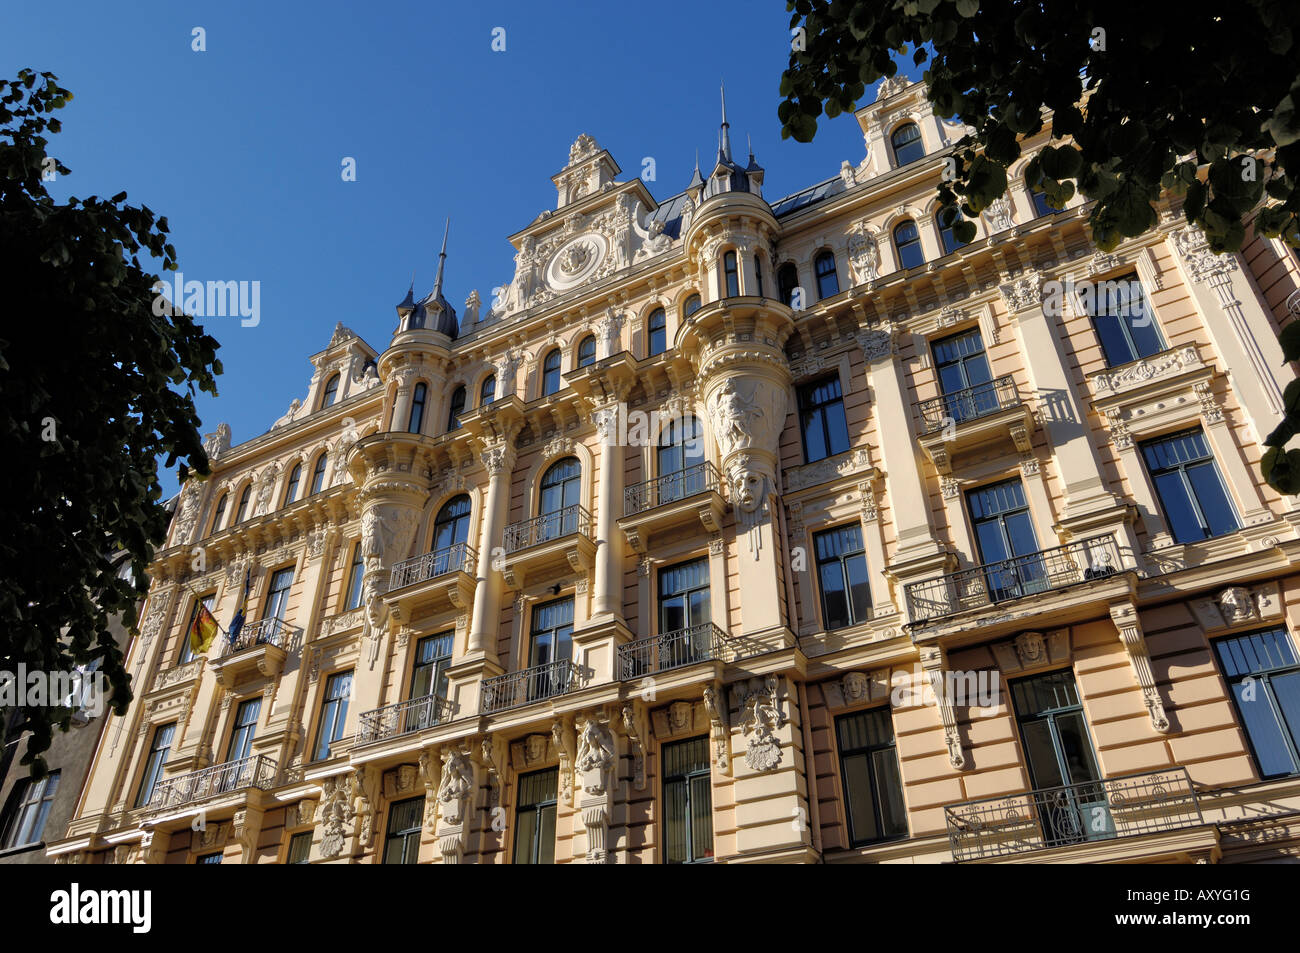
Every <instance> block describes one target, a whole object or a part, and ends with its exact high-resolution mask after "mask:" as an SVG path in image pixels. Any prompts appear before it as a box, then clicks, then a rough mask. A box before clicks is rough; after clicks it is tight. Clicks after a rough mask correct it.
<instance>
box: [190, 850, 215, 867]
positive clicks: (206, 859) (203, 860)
mask: <svg viewBox="0 0 1300 953" xmlns="http://www.w3.org/2000/svg"><path fill="white" fill-rule="evenodd" d="M194 863H196V864H219V863H221V852H220V851H218V852H217V853H215V854H200V855H199V856H197V857H195V858H194Z"/></svg>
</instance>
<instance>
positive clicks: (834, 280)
mask: <svg viewBox="0 0 1300 953" xmlns="http://www.w3.org/2000/svg"><path fill="white" fill-rule="evenodd" d="M813 270H814V271H815V272H816V273H817V297H818V298H830V297H833V296H834V295H837V294H839V293H840V279H839V278H838V277H837V276H836V274H835V256H834V255H832V254H831V253H830V252H828V251H824V252H822V253H821V254H820V255H818V256H817V257H816V259H814V260H813Z"/></svg>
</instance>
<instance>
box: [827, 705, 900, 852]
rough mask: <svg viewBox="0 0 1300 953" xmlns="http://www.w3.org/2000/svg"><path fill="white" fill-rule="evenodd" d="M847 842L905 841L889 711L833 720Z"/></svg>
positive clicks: (863, 713) (881, 709)
mask: <svg viewBox="0 0 1300 953" xmlns="http://www.w3.org/2000/svg"><path fill="white" fill-rule="evenodd" d="M835 736H836V738H837V739H838V741H839V746H840V774H841V777H842V778H843V782H844V812H845V814H846V816H847V817H848V822H849V843H850V844H851V845H852V846H854V847H858V846H861V845H862V844H872V843H875V842H877V841H882V840H889V839H891V838H895V837H906V836H907V812H906V810H904V808H903V780H902V776H901V775H900V774H899V772H898V750H897V748H896V747H895V745H894V725H893V722H892V721H891V720H890V717H889V709H888V708H873V709H870V710H869V711H860V712H856V713H854V714H852V715H844V716H842V717H840V718H837V719H835Z"/></svg>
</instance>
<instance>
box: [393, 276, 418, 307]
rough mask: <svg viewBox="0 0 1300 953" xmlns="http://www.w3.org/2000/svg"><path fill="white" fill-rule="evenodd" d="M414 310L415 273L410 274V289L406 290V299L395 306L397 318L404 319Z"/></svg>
mask: <svg viewBox="0 0 1300 953" xmlns="http://www.w3.org/2000/svg"><path fill="white" fill-rule="evenodd" d="M414 310H415V272H414V271H413V272H411V287H409V288H407V289H406V297H405V298H403V299H402V300H401V303H400V304H398V306H397V314H398V316H399V317H403V318H404V317H406V316H407V315H408V314H410V313H411V312H412V311H414Z"/></svg>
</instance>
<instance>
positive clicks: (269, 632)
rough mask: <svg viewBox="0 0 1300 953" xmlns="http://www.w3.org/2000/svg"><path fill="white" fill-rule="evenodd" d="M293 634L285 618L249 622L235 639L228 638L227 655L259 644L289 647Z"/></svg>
mask: <svg viewBox="0 0 1300 953" xmlns="http://www.w3.org/2000/svg"><path fill="white" fill-rule="evenodd" d="M292 635H293V628H292V627H291V626H289V625H287V624H286V623H285V622H284V620H283V619H277V618H274V617H273V618H270V619H259V620H258V621H257V622H249V623H248V624H247V625H245V626H243V627H242V628H240V630H239V634H238V635H237V636H235V638H234V640H233V641H231V640H227V647H226V655H234V654H235V653H236V652H242V651H244V649H251V648H253V647H254V646H257V645H274V646H276V647H277V648H282V649H287V648H288V647H289V639H290V638H291V637H292Z"/></svg>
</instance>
